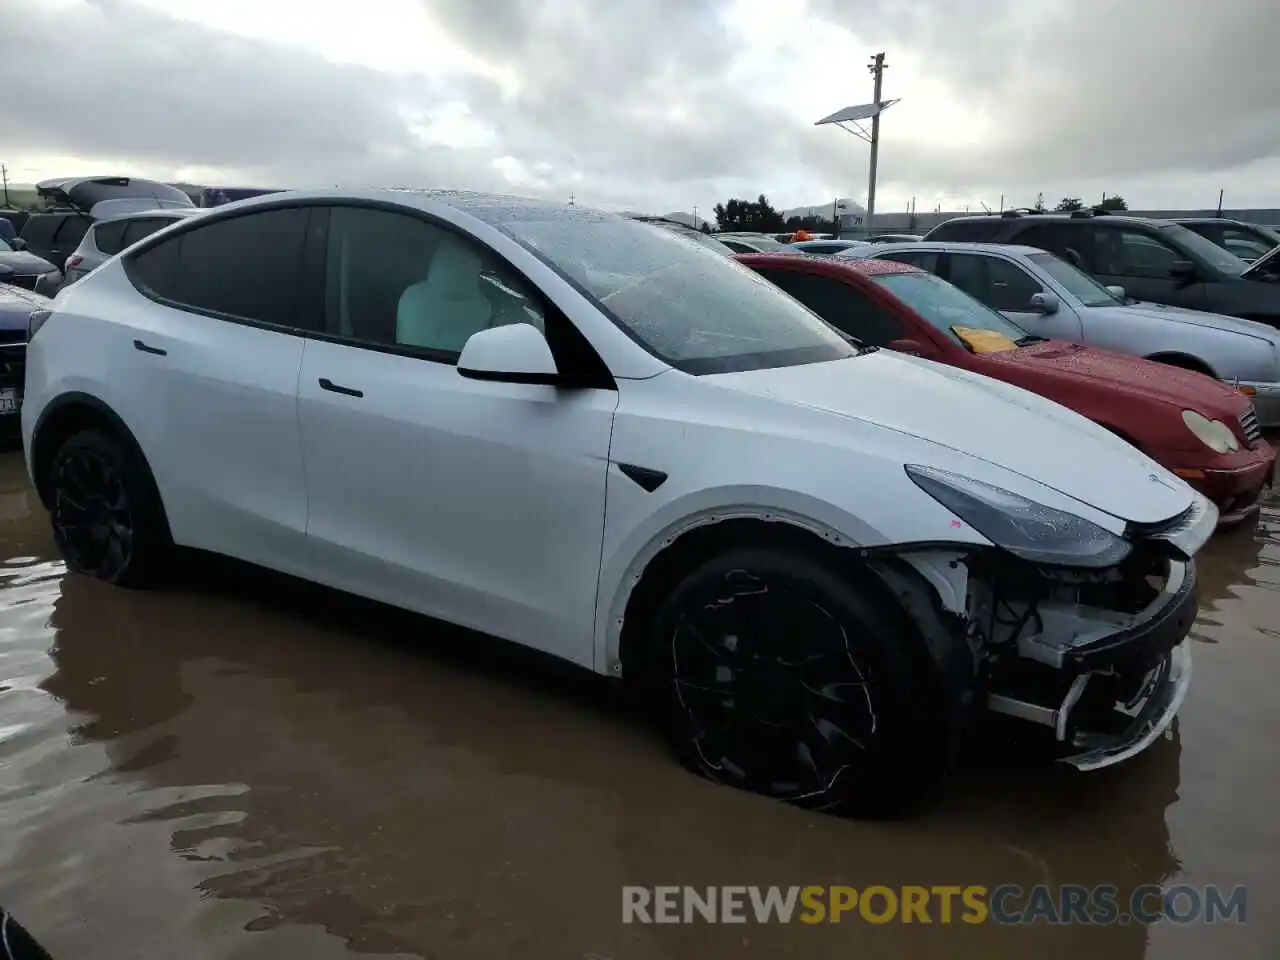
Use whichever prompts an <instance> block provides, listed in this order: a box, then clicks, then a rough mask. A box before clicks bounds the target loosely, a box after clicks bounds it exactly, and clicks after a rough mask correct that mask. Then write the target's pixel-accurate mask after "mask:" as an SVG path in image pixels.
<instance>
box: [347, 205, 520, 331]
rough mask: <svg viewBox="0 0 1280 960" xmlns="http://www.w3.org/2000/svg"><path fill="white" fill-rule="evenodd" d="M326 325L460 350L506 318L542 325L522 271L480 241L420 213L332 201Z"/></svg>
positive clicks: (499, 324)
mask: <svg viewBox="0 0 1280 960" xmlns="http://www.w3.org/2000/svg"><path fill="white" fill-rule="evenodd" d="M325 263H326V270H325V284H326V295H325V305H326V318H325V329H326V331H327V332H328V333H330V334H332V335H334V336H338V337H343V338H345V339H351V340H356V341H362V342H365V343H371V344H383V345H388V346H404V347H416V348H419V349H423V350H431V351H437V352H440V353H446V354H452V355H455V356H456V355H457V354H459V353H461V352H462V347H463V344H465V343H466V342H467V340H468V339H469V338H470V337H471V335H472V334H474V333H476V332H478V331H480V330H484V329H487V328H489V327H497V326H502V325H504V324H508V323H529V324H532V325H533V326H535V327H537V328H538V329H539V330H542V331H544V332H545V324H544V321H543V316H542V309H541V307H540V305H539V301H538V299H537V298H536V297H535V296H533V295H532V292H531V291H530V289H529V287H528V286H527V285H526V283H525V281H524V280H523V279H521V278H519V277H517V276H515V275H514V274H513V272H512V271H511V269H510V268H509V267H507V266H506V265H505V264H504V263H501V262H500V261H498V260H497V259H496V258H495V257H493V256H492V255H490V254H489V253H488V252H487V251H485V250H484V249H483V248H482V247H479V246H477V245H476V244H475V243H473V242H472V241H470V240H466V239H463V238H462V237H460V236H458V235H457V234H454V233H452V232H451V231H449V230H446V229H444V228H443V227H437V226H435V225H433V224H430V223H428V222H426V221H425V220H421V219H419V218H417V217H413V216H409V215H407V214H402V213H393V212H390V211H386V210H377V209H371V208H367V207H333V208H332V209H331V212H330V215H329V238H328V249H327V251H326V254H325Z"/></svg>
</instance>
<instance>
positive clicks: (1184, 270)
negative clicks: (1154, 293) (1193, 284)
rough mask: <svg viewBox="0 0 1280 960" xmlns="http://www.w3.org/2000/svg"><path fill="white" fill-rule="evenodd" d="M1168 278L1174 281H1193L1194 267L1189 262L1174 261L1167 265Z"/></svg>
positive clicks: (1194, 275) (1194, 276)
mask: <svg viewBox="0 0 1280 960" xmlns="http://www.w3.org/2000/svg"><path fill="white" fill-rule="evenodd" d="M1169 276H1171V277H1173V279H1175V280H1194V279H1195V278H1196V265H1195V264H1194V263H1192V262H1191V261H1190V260H1175V261H1173V263H1172V264H1170V265H1169Z"/></svg>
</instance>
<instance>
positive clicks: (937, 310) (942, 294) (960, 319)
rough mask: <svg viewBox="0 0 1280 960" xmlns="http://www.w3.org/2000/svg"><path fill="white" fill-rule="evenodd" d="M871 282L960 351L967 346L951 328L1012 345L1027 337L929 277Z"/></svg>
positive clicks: (938, 279) (899, 276)
mask: <svg viewBox="0 0 1280 960" xmlns="http://www.w3.org/2000/svg"><path fill="white" fill-rule="evenodd" d="M872 279H873V280H874V281H875V283H876V284H877V285H879V286H881V287H883V288H884V289H886V290H888V291H889V292H890V293H892V294H893V295H894V296H895V297H897V298H898V299H899V300H901V301H902V302H903V303H905V304H906V305H907V306H908V307H910V308H911V309H912V310H914V311H915V312H916V313H918V314H920V316H921V317H923V318H924V319H925V320H926V321H928V323H929V325H930V326H933V327H935V328H937V329H938V330H940V331H942V333H944V334H945V335H946V336H947V337H949V338H950V339H951V340H952V342H954V343H956V344H959V345H960V346H962V347H964V346H967V344H966V343H965V341H964V340H962V339H961V338H960V337H959V336H958V335H957V334H956V331H955V329H954V328H955V327H961V328H964V327H968V328H969V329H970V330H986V331H988V332H990V333H998V334H1001V335H1002V336H1006V337H1008V338H1009V339H1010V340H1012V341H1014V342H1015V343H1017V342H1019V341H1021V340H1025V339H1027V338H1028V337H1029V336H1030V334H1029V333H1027V331H1025V330H1023V329H1022V328H1021V327H1020V326H1018V325H1017V324H1016V323H1013V322H1012V321H1010V320H1006V319H1005V318H1004V317H1003V316H1001V315H1000V314H998V313H996V312H995V311H994V310H992V309H991V308H990V307H988V306H987V305H986V304H984V303H979V302H978V301H977V300H975V299H973V297H971V296H969V295H968V294H967V293H965V292H964V291H963V290H961V289H960V288H959V287H954V286H952V285H951V284H949V283H947V281H945V280H943V279H942V278H941V277H937V276H934V275H933V274H932V273H924V272H923V271H921V272H920V273H889V274H884V275H881V276H878V277H873V278H872Z"/></svg>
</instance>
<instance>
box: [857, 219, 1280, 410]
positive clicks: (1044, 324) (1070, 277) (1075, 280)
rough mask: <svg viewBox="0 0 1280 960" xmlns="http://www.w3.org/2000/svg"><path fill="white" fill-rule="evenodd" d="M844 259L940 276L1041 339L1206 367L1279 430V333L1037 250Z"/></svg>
mask: <svg viewBox="0 0 1280 960" xmlns="http://www.w3.org/2000/svg"><path fill="white" fill-rule="evenodd" d="M840 256H852V257H874V258H877V259H888V260H901V261H903V262H905V263H910V264H914V265H915V266H918V267H921V268H923V269H925V270H928V271H929V272H930V273H936V274H937V275H938V276H940V277H942V278H943V279H945V280H948V281H950V282H951V283H953V284H955V285H956V286H957V287H960V288H961V289H962V290H964V291H965V292H966V293H968V294H970V295H971V296H973V297H976V298H977V299H978V300H981V301H982V302H983V303H985V304H987V306H989V307H992V308H993V309H996V310H999V311H1000V312H1001V313H1003V314H1004V315H1005V316H1007V317H1008V318H1009V319H1011V320H1013V321H1014V322H1016V323H1017V324H1018V326H1020V327H1023V328H1024V329H1026V330H1027V331H1028V332H1030V333H1033V334H1035V335H1037V336H1041V337H1045V338H1048V339H1054V340H1070V341H1074V342H1076V343H1086V344H1088V345H1090V346H1094V347H1103V348H1106V349H1109V350H1115V351H1117V352H1120V353H1129V354H1133V355H1135V356H1139V357H1146V358H1148V359H1151V360H1159V361H1162V362H1164V363H1169V364H1173V365H1174V366H1179V367H1187V368H1189V369H1192V370H1199V371H1201V372H1203V373H1207V374H1209V375H1210V376H1213V377H1217V378H1218V379H1219V380H1225V381H1228V382H1230V383H1232V384H1235V385H1236V386H1237V387H1239V389H1240V390H1241V391H1242V392H1243V393H1245V394H1248V395H1249V396H1251V397H1252V398H1253V401H1254V406H1255V407H1256V409H1257V414H1258V420H1259V422H1260V423H1261V425H1262V426H1264V427H1280V331H1278V330H1276V329H1275V328H1274V327H1269V326H1267V325H1266V324H1262V323H1257V322H1255V321H1253V320H1241V319H1239V318H1237V317H1227V316H1222V315H1221V314H1216V313H1202V312H1200V311H1198V310H1186V309H1183V308H1180V307H1167V306H1162V305H1160V304H1155V303H1144V302H1140V301H1137V300H1134V299H1132V298H1130V297H1127V296H1125V292H1124V289H1123V288H1121V287H1104V286H1102V285H1101V284H1100V283H1098V282H1097V281H1096V280H1094V279H1093V278H1092V277H1090V276H1089V275H1088V274H1086V273H1083V272H1082V271H1080V270H1078V269H1076V268H1075V267H1074V266H1072V265H1071V264H1069V263H1067V262H1066V261H1065V260H1062V259H1060V258H1058V257H1056V256H1054V255H1053V254H1052V253H1048V252H1046V251H1044V250H1040V249H1038V248H1036V247H1023V246H1013V245H1005V244H991V243H929V242H927V241H925V242H921V243H891V244H890V243H886V244H877V245H875V246H871V247H866V248H858V249H855V250H850V251H848V252H847V253H845V254H840Z"/></svg>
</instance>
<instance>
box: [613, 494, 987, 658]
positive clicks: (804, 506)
mask: <svg viewBox="0 0 1280 960" xmlns="http://www.w3.org/2000/svg"><path fill="white" fill-rule="evenodd" d="M630 483H631V481H629V480H627V479H626V478H625V477H621V475H620V474H619V472H618V471H616V470H611V471H610V477H609V516H608V518H607V520H606V533H605V549H604V552H603V553H602V557H601V568H600V583H599V587H598V593H597V600H596V626H595V637H596V644H595V647H596V649H595V664H596V669H597V670H598V671H599V672H601V673H606V672H609V673H612V672H614V670H615V667H616V666H617V664H618V663H619V650H620V648H621V641H622V626H623V618H624V614H625V612H626V608H627V602H628V601H629V600H630V598H631V594H632V591H634V590H635V588H636V586H637V585H638V584H639V583H640V581H641V579H642V578H643V577H644V573H645V570H646V569H647V568H648V566H649V564H650V563H652V562H653V560H654V558H655V557H657V556H658V555H659V554H661V553H662V552H663V551H664V550H666V549H667V548H668V547H670V546H672V545H673V544H674V543H675V542H676V541H677V540H679V539H680V538H681V537H682V536H684V535H685V534H687V533H689V532H690V531H692V530H695V529H697V528H699V527H703V526H706V525H708V524H714V523H721V522H724V521H726V520H743V519H749V520H761V521H764V522H767V523H779V524H785V525H788V526H790V527H794V528H796V529H799V530H804V531H806V532H808V533H811V534H813V535H815V536H818V537H821V538H822V539H824V540H826V541H828V542H829V543H831V544H832V545H833V546H837V547H845V548H853V549H856V548H864V549H872V548H876V547H885V546H898V545H899V544H896V543H895V542H894V541H891V540H889V539H888V538H887V537H886V536H885V535H884V534H883V533H882V532H880V531H879V530H877V529H876V527H874V526H873V525H872V524H871V523H869V522H867V521H866V520H864V519H862V518H860V517H857V516H855V515H853V514H851V513H848V512H847V511H844V510H841V509H839V508H838V507H836V506H834V505H832V504H831V503H828V502H826V501H824V500H821V499H819V498H817V497H813V496H810V495H806V494H803V493H797V492H796V491H792V490H784V489H778V488H773V487H763V486H721V487H713V488H709V489H705V490H699V491H696V492H692V493H689V494H688V495H686V496H682V497H679V498H677V499H673V500H671V501H669V502H667V503H666V504H664V505H663V506H662V507H660V508H659V509H658V510H655V511H653V512H651V513H639V512H638V513H636V514H635V515H634V519H633V520H632V521H631V522H630V524H629V525H628V526H626V528H625V529H623V528H622V525H623V524H624V523H626V521H625V520H624V519H622V518H621V517H619V516H618V512H619V508H618V504H617V500H618V499H620V498H621V499H626V497H627V493H628V491H626V490H625V488H622V485H623V484H630ZM619 488H622V490H621V492H620V491H619ZM942 543H945V544H947V545H949V546H951V547H952V548H953V549H957V550H960V551H963V550H964V549H965V548H967V547H970V546H975V545H988V544H989V541H988V540H987V539H986V538H985V537H983V536H982V535H981V534H979V533H978V532H977V531H976V530H974V529H972V528H971V527H969V526H968V525H965V526H963V527H959V528H950V527H948V530H947V539H946V540H945V541H942Z"/></svg>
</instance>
